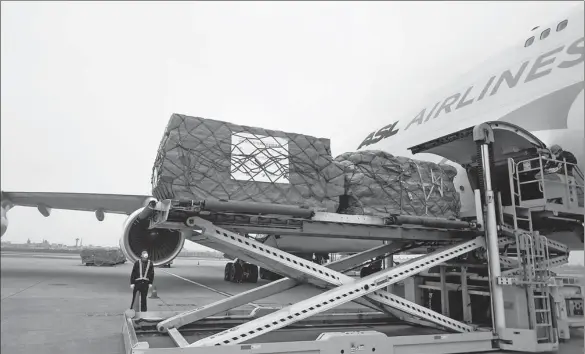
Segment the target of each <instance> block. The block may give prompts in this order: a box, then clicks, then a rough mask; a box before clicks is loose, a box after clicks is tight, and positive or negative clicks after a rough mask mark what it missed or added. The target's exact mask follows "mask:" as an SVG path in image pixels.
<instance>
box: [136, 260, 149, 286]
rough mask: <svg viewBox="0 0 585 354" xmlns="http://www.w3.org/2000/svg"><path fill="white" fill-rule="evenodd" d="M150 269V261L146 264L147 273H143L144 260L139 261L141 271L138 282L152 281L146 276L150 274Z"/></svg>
mask: <svg viewBox="0 0 585 354" xmlns="http://www.w3.org/2000/svg"><path fill="white" fill-rule="evenodd" d="M149 267H150V260H148V261H147V263H146V269H145V270H146V271H145V272H144V273H142V260H141V259H139V260H138V269H140V277H138V278H136V280H146V281H149V280H150V279H148V278H147V277H146V274H148V268H149Z"/></svg>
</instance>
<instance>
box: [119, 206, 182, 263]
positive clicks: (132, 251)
mask: <svg viewBox="0 0 585 354" xmlns="http://www.w3.org/2000/svg"><path fill="white" fill-rule="evenodd" d="M146 208H148V206H147V207H146ZM143 210H144V208H140V209H138V210H136V211H135V212H133V213H132V214H131V215H130V216H129V217H128V219H126V221H125V222H124V230H123V234H122V237H121V238H120V248H121V249H122V252H123V253H124V255H125V256H126V259H127V260H128V261H130V262H136V260H138V258H140V254H141V253H142V251H144V250H146V251H147V252H148V254H149V258H150V260H151V261H152V262H153V263H154V265H155V266H157V265H163V264H166V263H169V262H171V261H172V260H173V259H175V257H177V256H178V255H179V252H181V250H182V249H183V245H184V244H185V236H184V234H183V233H181V232H179V231H177V230H169V229H148V225H149V220H148V219H145V220H143V219H141V218H140V214H141V213H142V211H143Z"/></svg>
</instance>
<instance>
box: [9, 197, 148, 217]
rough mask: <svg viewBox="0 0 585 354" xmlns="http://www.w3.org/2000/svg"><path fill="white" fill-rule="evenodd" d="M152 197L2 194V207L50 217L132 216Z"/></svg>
mask: <svg viewBox="0 0 585 354" xmlns="http://www.w3.org/2000/svg"><path fill="white" fill-rule="evenodd" d="M154 199H155V198H153V197H152V196H146V195H123V194H93V193H48V192H38V193H37V192H2V207H3V208H4V207H7V209H9V208H11V207H13V206H27V207H37V208H39V211H40V212H41V213H42V214H43V215H45V214H47V215H45V216H48V214H49V213H50V210H51V209H66V210H81V211H93V212H98V211H101V212H104V213H113V214H126V215H130V214H132V213H133V212H134V211H136V209H138V208H141V207H143V206H145V205H146V204H147V203H148V202H149V201H150V200H154Z"/></svg>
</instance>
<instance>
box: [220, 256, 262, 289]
mask: <svg viewBox="0 0 585 354" xmlns="http://www.w3.org/2000/svg"><path fill="white" fill-rule="evenodd" d="M223 280H225V281H229V282H232V283H257V282H258V267H257V266H255V265H253V264H250V263H246V262H244V261H242V260H238V259H236V261H235V262H229V263H227V264H226V265H225V268H224V272H223Z"/></svg>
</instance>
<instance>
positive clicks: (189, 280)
mask: <svg viewBox="0 0 585 354" xmlns="http://www.w3.org/2000/svg"><path fill="white" fill-rule="evenodd" d="M161 270H162V271H163V272H165V273H167V274H170V275H172V276H174V277H177V278H179V279H181V280H184V281H186V282H189V283H191V284H194V285H197V286H200V287H202V288H204V289H207V290H209V291H213V292H214V293H217V294H220V295H222V296H225V297H230V296H234V295H233V294H230V293H226V292H224V291H221V290H217V289H214V288H212V287H209V286H207V285H204V284H201V283H198V282H196V281H193V280H191V279H187V278H183V277H182V276H180V275H177V274H174V273H171V272H169V271H168V270H164V269H161ZM249 305H251V306H253V307H255V308H259V307H261V306H260V305H257V304H255V303H253V302H250V303H249Z"/></svg>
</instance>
